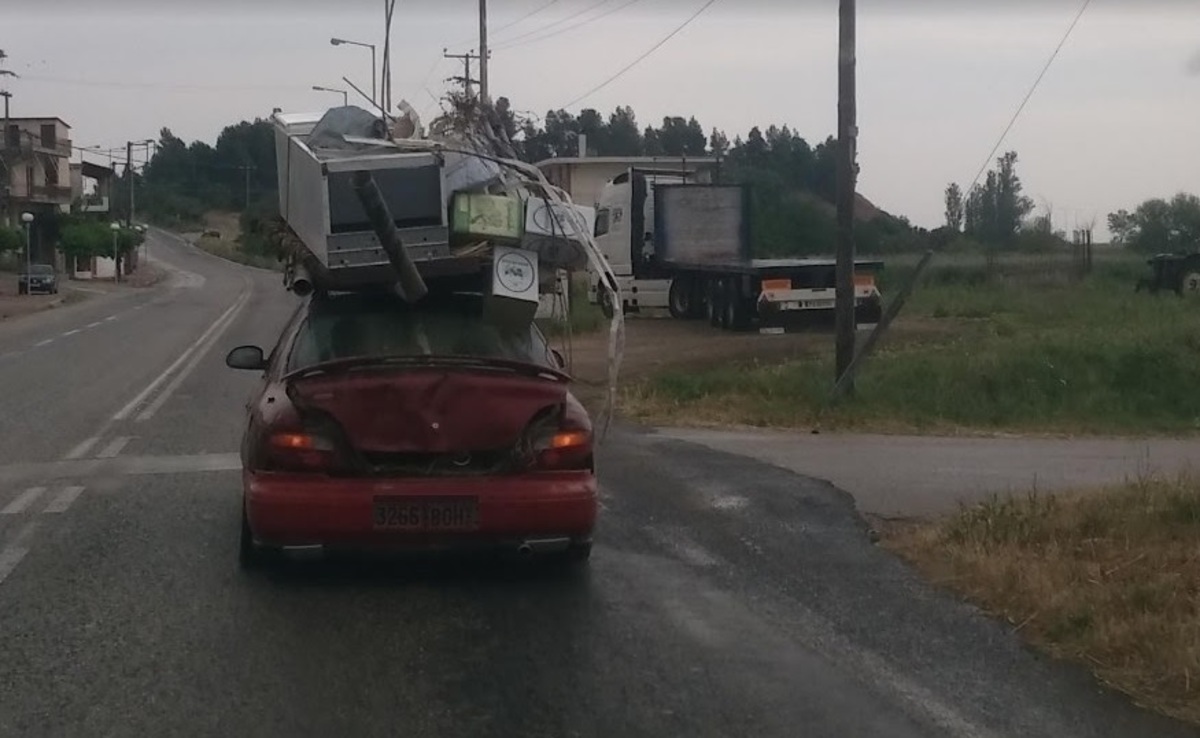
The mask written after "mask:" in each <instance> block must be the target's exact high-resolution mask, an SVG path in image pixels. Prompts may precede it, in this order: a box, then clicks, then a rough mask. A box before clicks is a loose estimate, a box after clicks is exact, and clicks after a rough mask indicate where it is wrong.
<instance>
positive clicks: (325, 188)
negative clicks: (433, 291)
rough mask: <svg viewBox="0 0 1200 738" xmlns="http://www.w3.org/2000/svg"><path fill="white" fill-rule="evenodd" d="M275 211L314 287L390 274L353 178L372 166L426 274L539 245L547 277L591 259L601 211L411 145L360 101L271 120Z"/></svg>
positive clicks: (484, 163) (495, 166)
mask: <svg viewBox="0 0 1200 738" xmlns="http://www.w3.org/2000/svg"><path fill="white" fill-rule="evenodd" d="M273 121H274V124H275V136H276V154H277V158H276V161H277V168H278V177H279V213H280V216H281V218H282V219H283V221H284V223H285V224H286V227H287V229H288V230H289V231H291V233H292V234H294V236H295V238H294V239H292V242H293V246H295V247H298V248H299V250H300V251H301V253H300V254H298V256H299V257H301V258H300V261H301V262H303V267H304V270H305V272H306V275H304V276H305V277H306V278H307V279H310V280H312V281H313V282H314V283H315V286H317V288H318V289H323V290H350V289H360V288H371V287H375V286H378V285H380V284H385V283H390V282H392V281H394V279H395V272H394V269H393V267H394V264H393V262H392V260H391V259H389V256H388V253H387V251H386V249H385V248H384V245H383V243H382V242H381V241H380V238H379V235H378V232H377V229H376V228H375V227H374V226H373V224H372V220H371V218H370V217H369V215H368V213H367V210H366V208H365V207H364V205H363V202H362V199H361V196H360V193H359V192H358V191H357V190H356V187H355V175H356V173H358V172H367V173H369V174H370V178H371V179H372V180H373V181H374V185H375V187H376V188H377V190H378V193H379V195H380V197H381V199H382V202H383V204H384V206H385V207H386V210H387V212H388V214H389V216H390V221H391V223H392V224H393V226H394V231H395V235H396V237H398V239H399V241H400V243H401V244H402V245H403V250H404V252H405V256H406V258H407V259H408V260H411V262H412V263H413V264H414V265H415V266H416V269H417V271H418V272H420V274H421V275H422V276H426V277H430V278H438V277H443V276H453V275H457V274H469V273H474V272H478V271H479V270H480V269H481V268H482V267H484V266H486V264H487V263H488V262H489V261H490V260H491V256H492V253H491V252H492V248H493V247H495V246H506V247H512V248H520V249H525V250H528V251H532V252H534V253H536V255H537V260H538V261H539V262H540V264H541V266H542V267H543V269H542V271H543V272H545V273H546V274H547V275H548V277H549V278H553V273H554V271H555V270H556V269H568V270H576V269H582V268H584V267H586V265H587V263H588V253H587V247H586V244H587V239H588V237H590V235H591V229H592V226H593V224H594V219H595V211H594V210H593V209H592V208H581V207H579V206H574V205H564V204H562V203H554V202H552V201H551V200H550V199H549V198H547V197H545V196H539V193H537V191H536V187H534V188H530V187H514V186H513V184H512V182H511V180H510V179H506V177H505V172H504V169H503V167H502V166H501V164H499V163H498V162H497V161H495V160H494V159H493V158H491V157H489V156H487V155H484V154H482V153H480V154H476V153H472V152H467V151H456V150H446V149H443V150H424V151H422V150H405V149H402V148H399V147H397V145H396V143H395V142H393V141H392V140H391V139H389V138H388V131H387V126H386V125H385V124H384V123H383V121H382V120H380V119H379V118H377V117H375V116H374V115H372V114H371V113H368V112H367V111H365V110H363V109H361V108H357V107H354V106H346V107H340V108H332V109H330V110H329V111H327V112H326V113H323V114H316V113H311V114H284V113H276V114H275V115H274V116H273Z"/></svg>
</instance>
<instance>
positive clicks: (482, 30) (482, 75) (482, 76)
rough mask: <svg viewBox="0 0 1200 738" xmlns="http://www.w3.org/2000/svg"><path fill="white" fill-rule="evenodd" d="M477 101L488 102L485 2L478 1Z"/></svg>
mask: <svg viewBox="0 0 1200 738" xmlns="http://www.w3.org/2000/svg"><path fill="white" fill-rule="evenodd" d="M467 76H468V77H470V76H471V73H470V71H468V72H467ZM479 99H480V101H481V102H484V103H486V102H488V37H487V0H479Z"/></svg>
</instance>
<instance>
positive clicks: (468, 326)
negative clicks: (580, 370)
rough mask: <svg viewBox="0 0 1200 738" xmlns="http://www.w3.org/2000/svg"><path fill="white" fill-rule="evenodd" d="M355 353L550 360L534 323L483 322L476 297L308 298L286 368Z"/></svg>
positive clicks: (541, 363) (549, 362) (547, 362)
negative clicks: (415, 300)
mask: <svg viewBox="0 0 1200 738" xmlns="http://www.w3.org/2000/svg"><path fill="white" fill-rule="evenodd" d="M359 356H365V357H375V358H382V357H389V356H469V357H472V358H483V359H507V360H510V361H520V362H525V363H529V364H533V365H536V366H545V367H553V366H554V363H553V361H552V359H551V354H550V348H549V346H548V345H547V344H546V341H545V339H544V337H543V336H542V334H541V332H540V331H539V330H538V329H537V327H536V326H534V325H529V326H527V327H525V328H522V329H520V330H516V331H512V330H502V329H500V328H498V327H497V326H495V325H492V324H489V323H487V322H484V320H483V319H482V315H481V310H480V303H479V301H478V300H477V299H476V300H470V299H468V300H464V301H462V302H455V301H446V300H440V301H438V302H429V303H426V302H425V301H422V303H420V304H418V306H415V307H414V306H409V305H407V304H405V303H403V302H401V301H400V300H398V299H380V298H363V297H358V296H351V297H345V298H342V299H330V300H328V301H316V300H315V301H314V302H312V303H311V304H310V309H309V311H308V315H306V316H305V317H304V318H303V320H302V323H301V325H300V326H299V328H298V332H297V335H296V339H295V341H294V342H293V344H292V350H291V352H290V354H289V356H288V362H287V371H289V372H291V371H297V370H299V369H304V368H306V367H309V366H312V365H314V364H318V363H321V362H323V361H331V360H334V359H344V358H350V357H359Z"/></svg>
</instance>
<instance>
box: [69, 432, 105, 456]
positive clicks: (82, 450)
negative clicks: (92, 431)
mask: <svg viewBox="0 0 1200 738" xmlns="http://www.w3.org/2000/svg"><path fill="white" fill-rule="evenodd" d="M97 443H100V436H92V437H91V438H88V439H85V440H84V441H83V442H82V443H80V444H79V445H78V446H76V447H75V448H73V449H71V450H70V451H68V452H67V455H66V456H64V457H63V458H64V459H82V458H83V457H84V455H86V454H87V452H88V451H91V450H92V446H95V445H96V444H97Z"/></svg>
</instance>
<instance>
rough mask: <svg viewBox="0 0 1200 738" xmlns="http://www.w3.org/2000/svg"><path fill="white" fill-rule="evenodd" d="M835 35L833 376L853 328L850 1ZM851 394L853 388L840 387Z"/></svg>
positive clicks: (847, 361)
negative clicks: (835, 217) (835, 180)
mask: <svg viewBox="0 0 1200 738" xmlns="http://www.w3.org/2000/svg"><path fill="white" fill-rule="evenodd" d="M839 3H840V5H839V9H838V17H839V24H838V26H839V34H838V150H837V268H836V280H835V281H836V286H837V289H836V293H835V297H836V301H835V320H836V326H837V339H836V348H837V376H836V377H835V378H834V381H837V380H838V379H839V378H841V377H842V376H843V375H844V374H845V373H846V370H847V369H849V368H850V365H851V364H852V363H853V362H854V344H855V334H856V333H857V328H858V327H857V325H856V324H855V315H854V313H855V310H854V193H855V174H856V172H855V139H856V137H857V135H858V130H857V126H856V122H855V119H856V110H855V87H854V64H855V58H854V35H855V34H854V20H855V8H854V0H839ZM843 391H844V392H847V393H850V392H853V385H850V386H846V387H844V388H843Z"/></svg>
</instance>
